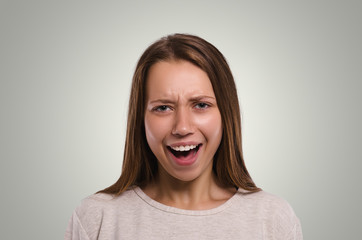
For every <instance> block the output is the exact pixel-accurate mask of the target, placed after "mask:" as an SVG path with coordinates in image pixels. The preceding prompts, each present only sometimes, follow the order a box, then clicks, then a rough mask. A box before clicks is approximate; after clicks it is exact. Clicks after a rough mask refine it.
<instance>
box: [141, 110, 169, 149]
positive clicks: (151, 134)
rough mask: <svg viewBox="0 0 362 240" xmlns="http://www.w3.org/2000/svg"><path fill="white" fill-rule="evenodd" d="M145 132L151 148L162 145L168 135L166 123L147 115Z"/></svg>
mask: <svg viewBox="0 0 362 240" xmlns="http://www.w3.org/2000/svg"><path fill="white" fill-rule="evenodd" d="M160 126H163V127H160ZM145 132H146V139H147V142H148V145H149V146H150V147H151V148H153V147H154V146H156V145H158V144H160V143H161V142H162V140H163V138H164V136H165V135H166V131H165V128H164V123H163V122H162V121H160V119H159V118H155V117H152V116H149V115H147V114H146V116H145Z"/></svg>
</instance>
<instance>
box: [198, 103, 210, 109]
mask: <svg viewBox="0 0 362 240" xmlns="http://www.w3.org/2000/svg"><path fill="white" fill-rule="evenodd" d="M208 107H210V105H209V104H207V103H204V102H200V103H198V104H196V105H195V108H197V109H206V108H208Z"/></svg>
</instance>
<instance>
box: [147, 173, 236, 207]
mask: <svg viewBox="0 0 362 240" xmlns="http://www.w3.org/2000/svg"><path fill="white" fill-rule="evenodd" d="M143 190H144V192H145V193H146V194H147V195H148V196H150V197H151V198H152V199H154V200H156V201H158V202H160V203H163V204H165V205H168V206H173V207H177V208H181V209H192V210H203V209H210V208H214V207H217V206H218V205H220V204H222V203H224V202H225V201H227V200H228V199H229V198H230V197H231V196H232V195H233V194H234V193H235V190H233V189H226V188H223V187H221V186H220V185H219V184H218V182H217V180H216V177H215V175H214V173H213V172H212V166H211V167H210V169H208V171H206V173H205V174H202V175H201V176H199V177H198V178H196V179H194V180H192V181H187V182H186V181H182V180H179V179H176V178H174V177H172V176H171V175H169V174H168V173H167V172H166V171H165V170H164V169H163V168H162V167H160V168H159V174H158V177H157V178H156V179H155V181H154V182H153V183H151V184H149V185H148V186H146V187H145V188H144V189H143Z"/></svg>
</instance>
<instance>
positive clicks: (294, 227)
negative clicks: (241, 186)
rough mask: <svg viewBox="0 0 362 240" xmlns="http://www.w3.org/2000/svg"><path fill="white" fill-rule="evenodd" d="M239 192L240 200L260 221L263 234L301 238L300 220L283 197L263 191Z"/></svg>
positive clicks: (280, 237)
mask: <svg viewBox="0 0 362 240" xmlns="http://www.w3.org/2000/svg"><path fill="white" fill-rule="evenodd" d="M239 192H240V196H241V199H242V201H240V202H241V203H242V204H243V205H244V207H245V205H247V206H249V208H250V209H252V210H251V211H253V213H254V214H255V215H256V216H257V218H258V219H260V220H261V221H262V223H263V231H264V234H265V235H267V236H270V238H271V239H302V232H301V225H300V221H299V219H298V217H297V216H296V214H295V212H294V210H293V208H292V207H291V205H290V204H289V203H288V202H287V201H286V200H285V199H283V198H281V197H278V196H276V195H274V194H271V193H268V192H265V191H260V192H256V193H245V192H243V191H239ZM267 239H269V238H267Z"/></svg>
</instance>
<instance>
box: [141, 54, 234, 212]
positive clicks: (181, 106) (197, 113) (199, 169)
mask: <svg viewBox="0 0 362 240" xmlns="http://www.w3.org/2000/svg"><path fill="white" fill-rule="evenodd" d="M146 91H147V96H146V99H147V100H146V110H145V130H146V138H147V142H148V144H149V146H150V148H151V150H152V152H153V153H154V154H155V156H156V157H157V159H158V165H159V171H158V176H157V177H156V178H155V181H154V182H152V183H150V184H148V185H147V186H145V187H144V188H143V191H144V192H145V193H146V194H147V195H148V196H150V197H151V198H153V199H154V200H156V201H158V202H161V203H163V204H165V205H169V206H173V207H178V208H182V209H194V210H201V209H210V208H213V207H216V206H218V205H220V204H222V203H224V202H225V201H227V200H228V199H229V198H230V197H231V196H232V195H233V194H234V193H235V190H231V189H226V188H223V187H221V186H220V185H219V184H218V183H217V181H216V178H215V176H214V174H213V171H212V162H213V157H214V154H215V152H216V150H217V148H218V147H219V145H220V141H221V138H222V121H221V115H220V111H219V108H218V106H217V102H216V98H215V94H214V91H213V88H212V84H211V82H210V80H209V78H208V76H207V74H206V73H205V72H204V71H203V70H201V69H200V68H198V67H197V66H195V65H193V64H192V63H190V62H187V61H181V60H180V61H163V62H159V63H156V64H154V65H153V66H152V67H151V68H150V70H149V73H148V78H147V84H146ZM190 144H194V145H200V144H201V145H200V146H201V147H200V149H199V150H198V153H197V158H196V160H195V161H194V162H192V164H188V165H180V164H178V163H177V162H176V161H175V160H174V159H173V157H172V155H171V153H170V150H169V149H168V147H169V146H175V145H176V146H179V145H190Z"/></svg>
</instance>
